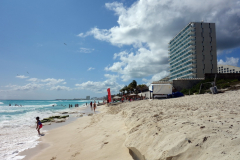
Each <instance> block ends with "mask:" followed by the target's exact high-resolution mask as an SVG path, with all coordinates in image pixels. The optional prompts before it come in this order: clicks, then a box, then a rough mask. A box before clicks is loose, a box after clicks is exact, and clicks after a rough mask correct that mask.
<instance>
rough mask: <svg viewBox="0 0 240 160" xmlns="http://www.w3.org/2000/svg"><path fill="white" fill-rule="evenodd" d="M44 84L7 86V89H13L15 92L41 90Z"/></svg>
mask: <svg viewBox="0 0 240 160" xmlns="http://www.w3.org/2000/svg"><path fill="white" fill-rule="evenodd" d="M42 86H43V85H42V84H35V83H29V84H26V85H24V86H18V85H7V86H6V87H9V88H11V90H13V91H30V90H36V89H39V88H41V87H42Z"/></svg>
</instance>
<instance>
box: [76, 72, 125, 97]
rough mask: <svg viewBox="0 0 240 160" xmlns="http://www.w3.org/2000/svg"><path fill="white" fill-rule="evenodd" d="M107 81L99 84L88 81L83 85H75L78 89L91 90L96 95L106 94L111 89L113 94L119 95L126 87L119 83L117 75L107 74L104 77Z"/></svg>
mask: <svg viewBox="0 0 240 160" xmlns="http://www.w3.org/2000/svg"><path fill="white" fill-rule="evenodd" d="M104 76H105V77H106V78H107V80H105V81H99V82H93V81H87V82H84V83H81V84H75V86H77V87H78V89H85V90H90V91H93V92H96V93H106V94H107V89H108V88H110V89H111V93H119V90H120V89H121V88H122V87H123V86H124V85H120V84H118V83H117V81H116V80H117V78H118V76H117V75H110V74H105V75H104Z"/></svg>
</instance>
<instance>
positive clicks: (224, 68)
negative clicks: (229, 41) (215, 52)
mask: <svg viewBox="0 0 240 160" xmlns="http://www.w3.org/2000/svg"><path fill="white" fill-rule="evenodd" d="M217 68H218V73H240V67H236V66H230V65H222V64H218V67H217Z"/></svg>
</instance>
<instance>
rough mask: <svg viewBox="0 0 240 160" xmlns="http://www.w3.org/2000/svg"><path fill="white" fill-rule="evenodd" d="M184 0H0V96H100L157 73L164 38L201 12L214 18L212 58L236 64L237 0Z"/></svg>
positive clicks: (162, 68) (163, 67)
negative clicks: (214, 50) (215, 51)
mask: <svg viewBox="0 0 240 160" xmlns="http://www.w3.org/2000/svg"><path fill="white" fill-rule="evenodd" d="M184 2H185V3H179V2H176V1H175V2H174V1H171V0H162V1H157V0H149V1H147V0H141V1H133V0H121V1H114V0H108V1H105V0H101V1H93V0H81V1H77V0H72V1H66V0H58V1H47V0H42V1H30V0H25V1H17V0H12V1H9V0H2V1H1V5H0V22H1V30H0V56H1V58H0V74H1V79H0V99H55V98H81V97H85V96H87V95H91V96H92V97H93V96H97V97H100V96H104V95H106V94H107V92H106V89H107V87H110V88H111V89H112V92H113V93H117V92H118V90H119V89H120V88H121V87H123V86H124V85H125V84H129V82H131V81H132V80H133V79H135V80H137V82H138V83H139V84H142V83H149V82H151V81H153V80H159V79H161V78H163V77H164V76H166V75H167V74H168V72H167V67H168V63H167V43H168V42H169V40H170V39H171V38H172V37H173V36H174V35H176V34H177V33H178V32H179V31H180V30H181V29H182V28H183V27H184V26H186V25H187V24H188V23H189V22H191V21H201V20H202V19H204V18H205V17H208V18H205V19H204V20H205V21H207V22H214V23H216V27H217V41H218V44H217V45H218V61H219V63H222V64H229V65H235V66H239V65H240V64H239V51H240V49H239V46H240V39H239V37H240V31H239V25H240V20H239V19H240V18H239V16H240V11H239V8H240V2H239V1H237V0H233V1H232V2H230V3H228V1H226V0H225V1H224V0H219V1H211V2H208V1H206V3H205V6H208V7H205V11H204V12H202V10H200V9H199V8H201V5H203V4H199V5H198V6H199V8H194V6H195V3H198V2H197V1H196V2H195V3H193V1H188V0H184ZM167 5H168V7H166V6H167ZM184 8H185V9H186V8H189V10H188V12H186V10H185V9H184ZM223 11H224V12H223ZM199 13H201V14H199ZM166 15H167V16H166ZM221 17H222V18H221ZM228 24H232V25H231V26H229V25H228Z"/></svg>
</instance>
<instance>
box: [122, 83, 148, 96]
mask: <svg viewBox="0 0 240 160" xmlns="http://www.w3.org/2000/svg"><path fill="white" fill-rule="evenodd" d="M146 89H148V87H147V85H146V84H139V85H137V81H135V80H133V81H132V82H131V83H129V85H128V86H127V85H126V86H124V87H123V88H122V89H120V90H119V91H120V92H122V94H124V93H125V92H127V94H129V93H136V94H137V93H138V92H139V91H142V90H146Z"/></svg>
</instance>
